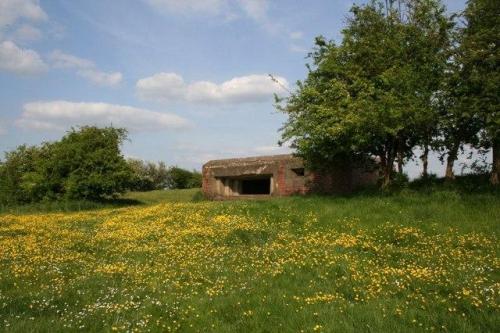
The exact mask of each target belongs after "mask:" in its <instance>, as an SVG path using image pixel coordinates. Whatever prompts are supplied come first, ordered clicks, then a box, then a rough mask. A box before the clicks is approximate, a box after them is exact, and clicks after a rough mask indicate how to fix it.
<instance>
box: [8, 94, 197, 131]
mask: <svg viewBox="0 0 500 333" xmlns="http://www.w3.org/2000/svg"><path fill="white" fill-rule="evenodd" d="M16 125H17V126H18V127H21V128H27V129H35V130H65V129H68V128H69V127H70V126H81V125H98V126H109V125H113V126H117V127H125V128H127V129H129V130H132V131H155V130H165V129H181V128H186V127H189V126H190V124H189V122H188V121H187V120H186V119H184V118H182V117H179V116H177V115H175V114H170V113H163V112H154V111H149V110H145V109H139V108H135V107H131V106H125V105H115V104H107V103H83V102H79V103H77V102H69V101H38V102H32V103H27V104H25V105H24V106H23V113H22V115H21V117H20V118H19V119H17V120H16Z"/></svg>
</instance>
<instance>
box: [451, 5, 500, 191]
mask: <svg viewBox="0 0 500 333" xmlns="http://www.w3.org/2000/svg"><path fill="white" fill-rule="evenodd" d="M464 16H465V19H466V21H467V22H466V23H467V24H466V27H465V28H464V29H463V37H462V44H461V52H460V58H459V59H458V61H459V64H460V66H461V82H460V84H461V89H460V92H461V99H462V103H463V104H464V105H465V106H466V107H467V108H468V110H469V111H468V112H471V113H473V114H475V115H476V116H477V118H478V119H479V120H480V122H481V127H482V129H483V130H482V131H481V134H482V137H483V142H484V144H483V145H485V146H489V147H491V148H492V155H493V167H492V172H491V178H490V179H491V183H492V184H494V185H498V184H499V182H500V179H499V178H500V95H499V94H498V89H499V87H500V73H499V61H500V53H499V50H498V39H499V38H498V36H500V6H499V4H498V1H497V0H469V1H468V2H467V8H466V10H465V13H464Z"/></svg>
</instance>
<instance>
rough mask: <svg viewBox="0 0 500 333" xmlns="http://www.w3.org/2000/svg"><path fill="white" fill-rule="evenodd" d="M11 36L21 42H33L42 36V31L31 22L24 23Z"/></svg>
mask: <svg viewBox="0 0 500 333" xmlns="http://www.w3.org/2000/svg"><path fill="white" fill-rule="evenodd" d="M10 37H11V38H12V39H13V40H15V41H19V42H32V41H36V40H39V39H40V38H42V32H41V31H40V30H39V29H37V28H35V27H33V26H31V25H29V24H23V25H21V26H20V27H18V28H17V29H16V30H15V31H14V32H13V33H12V34H11V36H10Z"/></svg>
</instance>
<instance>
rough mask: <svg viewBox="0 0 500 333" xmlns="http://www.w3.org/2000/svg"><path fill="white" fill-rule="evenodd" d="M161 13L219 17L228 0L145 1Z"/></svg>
mask: <svg viewBox="0 0 500 333" xmlns="http://www.w3.org/2000/svg"><path fill="white" fill-rule="evenodd" d="M145 1H146V2H147V3H148V4H149V5H150V6H151V7H153V8H154V9H156V10H158V11H161V12H175V13H184V14H189V13H198V14H211V15H217V14H220V13H221V11H222V10H223V9H224V8H225V7H226V0H145Z"/></svg>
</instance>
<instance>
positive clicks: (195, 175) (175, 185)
mask: <svg viewBox="0 0 500 333" xmlns="http://www.w3.org/2000/svg"><path fill="white" fill-rule="evenodd" d="M168 187H169V188H171V189H187V188H195V187H201V174H200V173H199V172H197V171H193V172H191V171H189V170H186V169H182V168H179V167H175V166H174V167H171V168H170V169H169V186H168Z"/></svg>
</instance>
